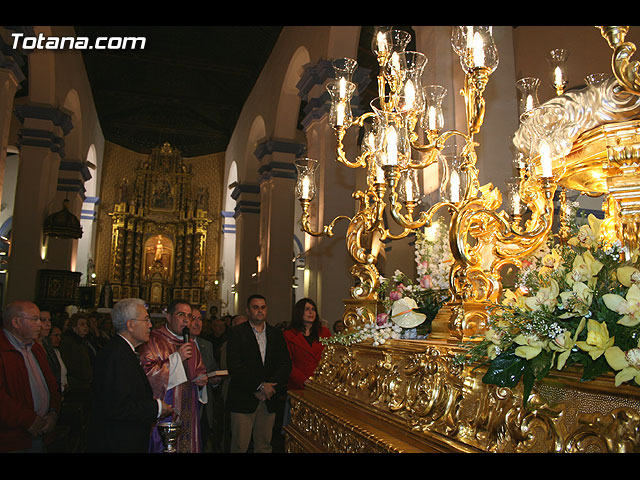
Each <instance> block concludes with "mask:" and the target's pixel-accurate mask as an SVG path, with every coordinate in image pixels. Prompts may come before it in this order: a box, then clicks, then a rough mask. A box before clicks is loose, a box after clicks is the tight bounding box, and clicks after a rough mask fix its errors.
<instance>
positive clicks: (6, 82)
mask: <svg viewBox="0 0 640 480" xmlns="http://www.w3.org/2000/svg"><path fill="white" fill-rule="evenodd" d="M23 79H24V75H23V74H22V71H20V69H19V68H18V67H17V65H16V64H15V63H14V62H7V63H6V65H4V66H3V65H2V64H0V198H1V197H2V185H3V183H4V166H5V163H6V160H7V146H8V143H9V131H10V130H11V118H12V117H13V98H14V97H15V94H16V91H17V89H18V86H19V84H20V81H22V80H23Z"/></svg>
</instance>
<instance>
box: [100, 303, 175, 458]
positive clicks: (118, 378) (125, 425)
mask: <svg viewBox="0 0 640 480" xmlns="http://www.w3.org/2000/svg"><path fill="white" fill-rule="evenodd" d="M111 317H112V320H113V326H114V328H115V331H116V333H117V334H116V335H114V336H113V337H112V338H111V339H110V340H109V341H108V342H107V343H106V344H105V346H104V347H103V348H102V349H101V350H100V351H99V352H98V355H97V357H96V361H95V375H94V380H93V384H92V399H93V408H92V411H91V417H90V426H89V451H92V452H130V453H134V452H138V453H144V452H147V451H148V448H149V439H150V435H151V427H152V425H153V423H154V422H155V421H156V419H157V418H162V417H165V416H167V415H169V414H170V413H172V412H173V408H172V407H171V406H169V405H167V404H166V403H165V402H163V401H162V400H156V399H154V398H153V392H152V390H151V385H149V380H147V376H146V375H145V373H144V370H143V369H142V366H141V365H140V360H139V358H138V355H137V353H136V351H135V348H136V347H137V346H138V345H141V344H143V343H145V342H147V341H148V340H149V332H150V330H151V321H150V319H149V315H148V313H147V309H146V308H145V304H144V302H143V301H142V300H140V299H138V298H127V299H124V300H120V301H119V302H118V303H116V305H115V306H114V308H113V311H112V312H111Z"/></svg>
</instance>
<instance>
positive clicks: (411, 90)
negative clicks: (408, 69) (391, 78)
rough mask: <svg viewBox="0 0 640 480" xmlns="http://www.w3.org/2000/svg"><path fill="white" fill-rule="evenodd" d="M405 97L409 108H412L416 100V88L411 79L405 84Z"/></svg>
mask: <svg viewBox="0 0 640 480" xmlns="http://www.w3.org/2000/svg"><path fill="white" fill-rule="evenodd" d="M404 98H405V101H406V102H407V108H412V107H413V104H414V102H415V101H416V89H415V87H414V86H413V82H412V81H411V80H408V81H407V84H406V85H405V86H404Z"/></svg>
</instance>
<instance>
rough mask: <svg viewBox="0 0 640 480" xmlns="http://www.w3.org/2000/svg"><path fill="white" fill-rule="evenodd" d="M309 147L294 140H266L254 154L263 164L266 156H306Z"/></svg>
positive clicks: (257, 147) (258, 146)
mask: <svg viewBox="0 0 640 480" xmlns="http://www.w3.org/2000/svg"><path fill="white" fill-rule="evenodd" d="M306 150H307V146H306V145H305V144H304V143H299V142H296V141H294V140H287V139H266V140H263V141H262V142H260V143H259V144H258V145H257V146H256V149H255V151H254V152H253V153H254V155H255V156H256V158H257V159H258V161H259V162H262V160H263V159H264V157H265V156H266V155H272V154H274V153H285V154H287V153H288V154H292V155H294V156H295V157H296V158H297V157H300V156H302V155H304V153H305V152H306Z"/></svg>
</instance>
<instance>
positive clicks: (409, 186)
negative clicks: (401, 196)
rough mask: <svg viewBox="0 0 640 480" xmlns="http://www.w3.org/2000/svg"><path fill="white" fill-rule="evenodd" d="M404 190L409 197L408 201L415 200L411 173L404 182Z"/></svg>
mask: <svg viewBox="0 0 640 480" xmlns="http://www.w3.org/2000/svg"><path fill="white" fill-rule="evenodd" d="M404 192H405V196H406V197H407V202H413V181H412V180H411V174H410V173H409V174H408V175H407V177H406V179H405V182H404Z"/></svg>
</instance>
